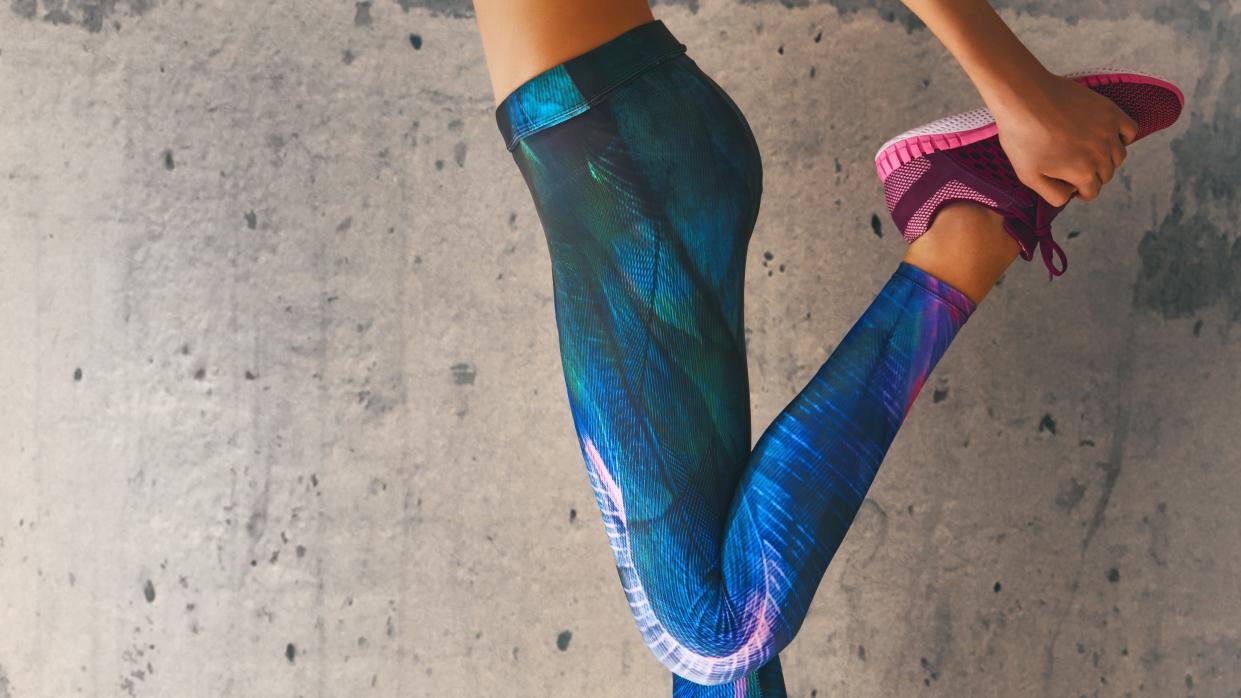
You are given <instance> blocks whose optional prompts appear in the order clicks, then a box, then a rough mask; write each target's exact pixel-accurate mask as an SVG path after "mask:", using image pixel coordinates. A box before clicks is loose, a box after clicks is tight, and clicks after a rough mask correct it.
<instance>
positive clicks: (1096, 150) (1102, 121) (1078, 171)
mask: <svg viewBox="0 0 1241 698" xmlns="http://www.w3.org/2000/svg"><path fill="white" fill-rule="evenodd" d="M902 1H903V2H904V3H905V5H906V6H908V7H909V9H910V10H912V11H913V13H914V14H916V15H918V17H919V19H921V20H922V21H923V22H925V23H926V25H927V27H929V28H930V29H931V31H932V32H933V33H934V34H935V36H936V37H938V38H939V40H940V41H941V42H943V44H944V47H945V48H947V49H948V52H949V53H951V54H952V55H953V57H954V58H956V59H957V62H958V63H960V64H961V68H962V69H964V70H965V72H966V74H967V75H969V77H970V80H971V81H972V82H973V83H974V87H976V88H978V93H979V94H980V95H981V96H982V98H983V101H984V102H986V104H987V108H988V109H990V110H991V115H992V116H994V117H995V123H996V128H998V129H999V132H1000V145H1001V146H1003V148H1004V152H1005V153H1006V154H1007V155H1008V159H1009V161H1011V162H1012V164H1013V168H1014V169H1015V170H1016V171H1017V177H1018V178H1019V179H1020V180H1021V182H1022V183H1023V184H1025V185H1026V186H1028V187H1030V188H1031V189H1033V190H1034V191H1035V192H1036V193H1038V195H1039V196H1041V197H1043V198H1044V199H1046V200H1047V203H1049V204H1052V205H1053V206H1062V205H1064V204H1065V203H1067V202H1068V200H1069V198H1070V197H1071V196H1072V195H1073V194H1074V193H1076V194H1077V196H1078V197H1079V198H1081V199H1082V200H1084V201H1091V200H1093V199H1094V198H1095V197H1097V196H1098V195H1099V188H1100V187H1102V186H1103V185H1104V184H1105V183H1106V182H1107V181H1108V180H1110V179H1111V178H1112V174H1113V173H1114V172H1115V170H1116V166H1117V165H1119V164H1120V162H1121V161H1122V160H1124V159H1125V146H1126V145H1128V144H1129V143H1132V142H1133V139H1134V137H1135V136H1136V135H1137V132H1138V127H1137V124H1135V123H1134V122H1133V120H1132V119H1130V118H1129V117H1128V116H1127V115H1126V114H1125V113H1124V112H1123V111H1121V109H1120V107H1118V106H1116V104H1115V103H1113V102H1112V101H1111V100H1110V99H1108V98H1106V97H1104V96H1103V95H1100V94H1098V93H1097V92H1094V91H1093V90H1091V89H1090V88H1088V87H1085V86H1084V85H1080V84H1078V83H1076V82H1074V81H1073V80H1070V79H1068V78H1063V77H1060V76H1059V75H1054V74H1052V73H1051V72H1049V71H1048V70H1047V69H1046V68H1044V67H1043V64H1042V63H1040V62H1039V61H1038V59H1037V58H1035V57H1034V54H1032V53H1030V50H1029V49H1027V48H1026V47H1025V45H1024V44H1022V43H1021V41H1020V40H1019V39H1018V38H1017V37H1016V35H1014V34H1013V32H1012V30H1011V29H1009V27H1008V25H1006V24H1005V23H1004V20H1002V19H1001V18H1000V16H999V15H998V14H996V12H995V10H994V9H992V8H991V5H989V4H988V3H987V0H902Z"/></svg>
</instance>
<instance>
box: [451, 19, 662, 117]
mask: <svg viewBox="0 0 1241 698" xmlns="http://www.w3.org/2000/svg"><path fill="white" fill-rule="evenodd" d="M474 14H475V15H476V16H477V18H478V29H479V33H481V34H482V37H483V53H484V54H486V56H487V70H488V71H489V72H490V73H491V89H492V91H493V92H494V93H495V102H496V105H497V106H499V104H500V103H501V102H503V101H504V98H505V97H507V96H508V95H509V94H510V93H512V92H513V90H516V89H517V88H518V87H519V86H521V84H522V83H524V82H525V81H527V80H529V79H530V78H532V77H534V76H535V75H538V74H539V73H541V72H543V71H545V70H547V69H548V68H555V67H556V66H558V65H560V64H561V63H564V62H565V61H567V60H569V59H570V58H574V57H576V56H580V55H582V54H583V53H586V52H587V51H589V50H590V49H592V48H595V47H596V46H599V45H601V44H604V43H606V42H607V41H608V40H609V39H613V38H615V37H617V36H620V35H621V34H623V33H625V32H626V31H628V30H630V29H633V28H634V27H636V26H638V25H640V24H646V23H647V22H650V21H652V20H654V19H655V17H654V15H652V14H651V6H650V4H649V3H648V2H647V0H474Z"/></svg>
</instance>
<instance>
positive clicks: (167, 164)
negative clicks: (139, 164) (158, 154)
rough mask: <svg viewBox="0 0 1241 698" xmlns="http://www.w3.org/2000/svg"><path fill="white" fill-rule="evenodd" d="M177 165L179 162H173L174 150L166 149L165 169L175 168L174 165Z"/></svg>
mask: <svg viewBox="0 0 1241 698" xmlns="http://www.w3.org/2000/svg"><path fill="white" fill-rule="evenodd" d="M176 166H177V164H176V163H175V162H173V161H172V151H171V150H165V151H164V169H165V170H171V169H173V168H174V167H176Z"/></svg>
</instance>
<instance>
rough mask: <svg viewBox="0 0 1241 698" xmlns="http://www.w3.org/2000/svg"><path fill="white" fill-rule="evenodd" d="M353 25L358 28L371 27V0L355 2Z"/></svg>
mask: <svg viewBox="0 0 1241 698" xmlns="http://www.w3.org/2000/svg"><path fill="white" fill-rule="evenodd" d="M353 7H354V9H353V24H354V26H358V27H369V26H371V3H370V0H365V2H355V3H354V4H353Z"/></svg>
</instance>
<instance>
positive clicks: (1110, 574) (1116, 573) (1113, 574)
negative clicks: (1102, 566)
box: [1107, 567, 1120, 584]
mask: <svg viewBox="0 0 1241 698" xmlns="http://www.w3.org/2000/svg"><path fill="white" fill-rule="evenodd" d="M1107 581H1109V582H1111V583H1112V584H1115V583H1116V582H1119V581H1120V570H1118V569H1116V568H1115V567H1113V568H1111V569H1110V570H1108V571H1107Z"/></svg>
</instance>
